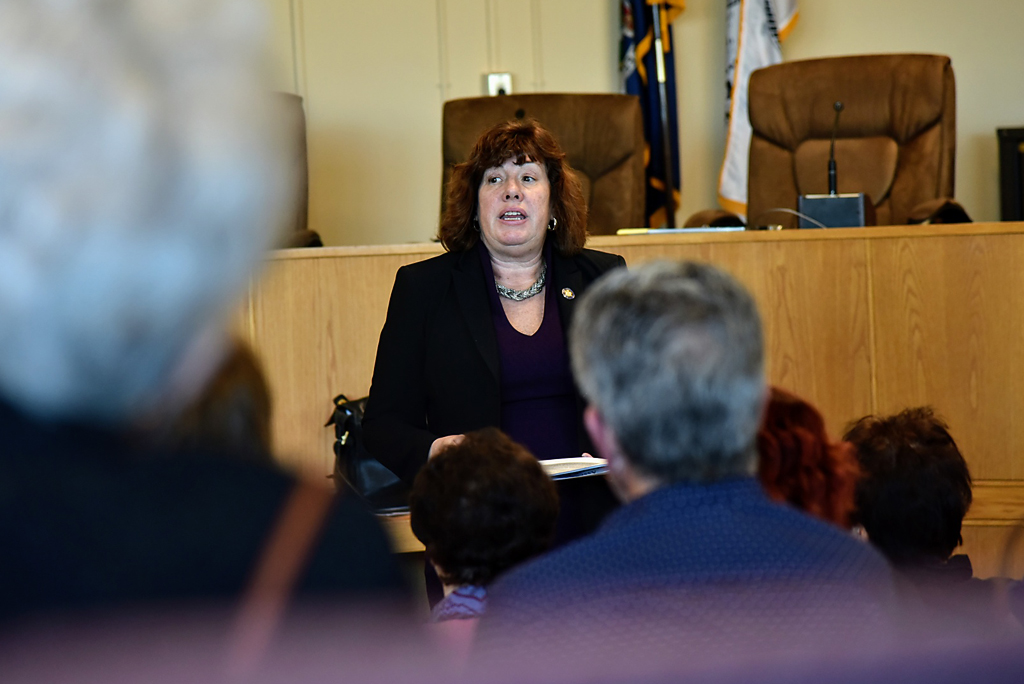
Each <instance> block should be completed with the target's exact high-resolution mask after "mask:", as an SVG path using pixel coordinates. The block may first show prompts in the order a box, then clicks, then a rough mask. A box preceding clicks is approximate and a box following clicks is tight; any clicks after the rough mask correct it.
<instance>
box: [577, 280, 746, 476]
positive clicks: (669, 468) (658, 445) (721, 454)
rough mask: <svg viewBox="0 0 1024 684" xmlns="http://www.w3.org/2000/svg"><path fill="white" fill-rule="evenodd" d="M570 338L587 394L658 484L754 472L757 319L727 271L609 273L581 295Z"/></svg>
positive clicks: (621, 444) (633, 457) (630, 454)
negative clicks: (581, 298)
mask: <svg viewBox="0 0 1024 684" xmlns="http://www.w3.org/2000/svg"><path fill="white" fill-rule="evenodd" d="M571 340H572V347H571V351H572V364H573V372H574V374H575V376H576V380H577V382H578V383H579V385H580V388H581V390H582V392H583V396H585V397H586V398H587V400H588V401H589V403H590V405H591V407H592V409H593V410H596V412H597V414H599V415H600V417H601V420H602V421H603V423H604V424H605V425H606V426H608V427H609V428H610V430H611V432H612V433H614V437H615V440H616V441H617V443H618V446H619V447H620V448H621V450H622V452H623V454H624V455H625V457H626V458H627V459H628V460H629V462H630V464H631V465H632V466H633V467H634V468H636V469H637V470H639V471H640V472H641V473H643V474H644V475H646V476H648V477H650V478H652V479H653V480H655V481H657V482H659V483H661V484H669V483H674V482H713V481H716V480H720V479H724V478H728V477H737V476H750V475H753V474H754V466H755V463H756V452H755V447H754V438H755V436H756V434H757V430H758V425H759V422H760V417H761V409H762V405H763V403H764V395H765V380H764V368H763V366H764V363H763V349H762V348H763V343H762V337H761V321H760V317H759V316H758V313H757V306H756V304H755V303H754V300H753V298H752V297H751V296H750V294H749V293H748V292H747V291H746V290H745V289H744V288H743V286H742V285H740V284H739V283H738V282H736V281H735V280H733V278H731V277H730V276H729V275H727V274H726V273H725V272H723V271H721V270H719V269H717V268H715V267H714V266H711V265H710V264H703V263H696V262H655V263H651V264H645V265H643V266H641V267H639V268H636V269H630V270H628V271H627V270H626V269H617V270H615V271H612V272H610V273H608V274H607V275H605V276H604V277H602V278H601V279H600V281H598V282H597V283H596V284H595V285H594V286H593V287H592V288H590V289H589V290H588V291H587V293H586V294H585V295H584V296H583V300H582V302H581V303H580V305H579V309H578V311H577V312H576V315H575V316H574V318H573V325H572V333H571ZM588 427H589V426H588ZM597 442H598V440H595V444H596V443H597ZM609 465H611V464H609ZM612 475H613V477H614V475H615V473H614V469H613V471H612Z"/></svg>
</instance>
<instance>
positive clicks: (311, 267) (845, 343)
mask: <svg viewBox="0 0 1024 684" xmlns="http://www.w3.org/2000/svg"><path fill="white" fill-rule="evenodd" d="M589 246H591V247H594V248H596V249H603V250H605V251H610V252H615V253H618V254H621V255H622V256H624V257H625V259H626V261H627V262H628V263H629V264H631V265H636V264H639V263H642V262H644V261H648V260H651V259H656V258H669V259H697V260H702V261H709V262H712V263H715V264H717V265H719V266H721V267H722V268H725V269H726V270H728V271H730V272H731V273H733V274H734V275H735V276H736V277H737V278H739V280H741V281H742V282H743V283H744V284H745V285H746V286H747V287H748V288H749V289H750V290H751V292H752V293H753V295H754V297H755V298H756V299H757V301H758V304H759V306H760V308H761V312H762V317H763V319H764V329H765V341H766V346H765V349H766V354H767V370H768V375H769V378H770V380H771V382H772V383H774V384H777V385H780V386H782V387H785V388H787V389H790V390H791V391H794V392H796V393H797V394H799V395H801V396H803V397H805V398H807V399H808V400H810V401H812V402H813V403H815V404H816V405H817V406H818V407H819V408H820V409H821V411H822V413H823V414H824V415H825V417H826V420H827V423H828V427H829V429H830V431H831V432H832V433H833V434H834V435H839V434H841V432H842V430H843V427H844V426H845V425H846V424H847V423H848V422H849V421H851V420H853V419H856V418H858V417H860V416H863V415H866V414H868V413H889V412H893V411H896V410H899V409H901V408H904V407H907V406H916V405H922V404H930V405H933V406H934V407H935V408H936V409H937V411H938V412H939V414H940V415H942V416H943V417H945V418H946V419H947V421H948V422H949V424H950V428H951V431H952V433H953V435H954V437H955V438H956V439H957V442H958V444H959V445H960V447H961V450H962V451H963V453H964V456H965V457H966V459H967V461H968V464H969V465H970V468H971V472H972V474H973V476H974V478H975V485H976V486H975V504H974V506H973V507H972V509H971V512H970V513H969V515H968V519H967V521H966V522H965V529H964V544H965V548H966V549H967V550H968V552H969V553H970V554H971V556H972V560H974V561H975V565H976V568H977V572H978V574H979V576H987V575H992V574H997V573H998V572H999V568H1000V567H1001V566H1002V565H1003V563H1004V560H1003V549H1004V548H1005V547H1006V545H1007V542H1008V541H1009V540H1010V537H1011V532H1012V530H1013V526H1014V524H1015V522H1016V521H1019V520H1021V519H1022V518H1024V458H1021V457H1020V456H1019V455H1018V453H1019V451H1020V448H1021V446H1022V445H1024V420H1022V418H1024V412H1022V409H1021V404H1020V402H1019V401H1017V398H1018V397H1021V396H1022V394H1021V392H1022V390H1024V308H1022V307H1021V306H1020V305H1019V304H1018V300H1017V295H1018V294H1019V293H1021V292H1024V274H1022V272H1021V269H1020V268H1019V267H1018V265H1019V264H1024V224H976V225H970V226H947V227H940V226H935V227H910V228H906V227H895V228H893V227H889V228H861V229H851V230H828V231H807V230H805V231H782V232H771V233H729V234H695V235H671V236H661V235H659V236H653V235H652V236H629V237H595V238H593V239H592V240H591V242H590V245H589ZM440 252H441V248H440V247H439V246H438V245H435V244H424V245H404V246H391V247H348V248H346V247H337V248H322V249H314V250H285V251H282V252H278V253H276V254H275V255H274V256H273V257H272V258H271V259H270V263H269V267H268V270H267V273H266V274H265V276H264V277H263V278H262V279H261V280H260V281H259V282H258V283H257V284H255V285H254V286H253V288H252V292H251V294H250V297H249V301H248V304H247V306H246V309H245V311H244V312H243V314H242V316H241V321H242V323H241V327H242V328H243V331H244V334H245V336H246V337H247V338H248V339H249V341H250V342H251V343H252V344H253V346H254V347H255V349H256V350H257V353H258V354H259V355H260V357H261V358H262V360H263V363H264V365H265V367H266V371H267V375H268V379H269V382H270V386H271V389H272V392H273V395H274V411H275V416H274V434H275V443H276V447H277V452H278V453H279V454H280V458H281V459H282V461H283V462H284V463H286V464H287V465H289V466H291V467H294V468H296V469H299V470H302V471H304V472H306V473H308V474H312V475H315V476H318V477H322V476H324V475H325V474H326V473H328V472H329V471H330V469H331V464H332V458H333V454H332V451H331V440H332V434H331V432H330V431H329V430H328V429H325V428H324V427H323V424H324V422H325V420H326V419H327V417H328V415H329V414H330V410H331V398H332V397H333V396H334V395H335V394H338V393H345V394H347V395H348V396H350V397H357V396H363V395H365V394H366V392H367V391H368V390H369V385H370V378H371V374H372V369H373V360H374V355H375V353H376V343H377V337H378V335H379V333H380V328H381V326H382V325H383V323H384V317H385V313H386V310H387V300H388V296H389V294H390V291H391V286H392V284H393V282H394V275H395V271H396V270H397V269H398V268H399V266H401V265H403V264H407V263H412V262H414V261H418V260H420V259H424V258H428V257H430V256H433V255H436V254H439V253H440ZM1005 562H1006V564H1007V567H1008V568H1009V569H1010V570H1012V571H1013V572H1014V573H1015V574H1016V575H1017V576H1020V575H1021V573H1024V540H1021V541H1019V542H1017V543H1016V544H1015V545H1014V550H1013V552H1012V553H1011V554H1009V556H1008V558H1007V559H1006V561H1005Z"/></svg>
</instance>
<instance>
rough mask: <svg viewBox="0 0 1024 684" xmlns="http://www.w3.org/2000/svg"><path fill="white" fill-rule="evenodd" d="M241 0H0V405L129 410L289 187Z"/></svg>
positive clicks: (265, 233)
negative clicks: (0, 398)
mask: <svg viewBox="0 0 1024 684" xmlns="http://www.w3.org/2000/svg"><path fill="white" fill-rule="evenodd" d="M264 9H265V8H263V7H261V6H260V5H259V4H256V3H253V2H251V1H249V0H3V1H2V2H0V395H2V396H3V397H4V398H5V399H6V400H8V401H11V402H13V403H14V404H15V405H17V406H19V407H21V408H22V409H24V410H26V411H29V412H31V413H34V414H37V415H42V416H47V417H79V418H82V417H89V418H96V419H100V420H103V421H105V422H121V421H124V420H126V419H129V418H130V417H131V416H132V415H134V414H135V413H137V412H139V411H140V409H141V408H143V407H144V406H145V405H146V404H147V400H148V401H149V402H152V401H154V400H155V397H154V394H156V393H158V392H160V391H161V390H162V388H163V387H164V386H165V384H166V383H168V382H169V378H170V375H171V373H172V372H173V369H174V367H175V365H176V364H177V363H178V362H179V361H180V359H181V358H182V356H183V354H184V353H185V351H186V350H187V349H188V347H189V346H190V345H191V344H192V342H193V340H194V339H195V338H196V336H197V334H198V333H199V331H201V330H203V329H204V328H208V327H210V326H211V325H213V324H214V323H215V322H216V321H219V320H220V317H222V316H224V314H225V313H226V311H227V309H228V307H229V306H230V305H232V304H235V303H236V302H235V301H234V298H235V297H236V296H237V295H238V294H239V290H240V289H241V286H242V285H243V284H244V283H245V282H246V279H247V277H248V276H249V275H250V272H251V270H252V268H253V267H254V265H255V264H256V263H257V262H258V261H259V260H260V258H261V255H262V253H263V252H264V250H265V249H266V248H267V247H268V245H270V244H271V242H272V240H273V238H274V236H275V232H276V230H277V228H278V226H280V225H281V223H282V216H283V215H284V211H285V210H286V206H285V205H286V203H287V202H286V201H287V200H288V199H289V195H290V192H291V191H290V183H289V179H288V178H287V177H286V176H285V175H284V172H283V171H282V170H283V169H285V168H286V167H287V164H286V163H285V162H283V161H282V160H283V159H287V156H286V153H287V150H286V148H285V145H286V142H285V141H284V140H283V139H282V138H283V136H282V135H281V133H280V132H279V131H280V129H281V127H280V126H278V125H276V123H275V122H276V121H277V120H278V115H279V112H278V111H276V108H275V105H274V104H273V101H272V98H271V94H270V92H269V90H268V89H267V84H266V81H265V79H264V70H265V68H266V67H267V61H266V55H265V48H266V42H265V29H266V18H265V16H264V14H263V10H264Z"/></svg>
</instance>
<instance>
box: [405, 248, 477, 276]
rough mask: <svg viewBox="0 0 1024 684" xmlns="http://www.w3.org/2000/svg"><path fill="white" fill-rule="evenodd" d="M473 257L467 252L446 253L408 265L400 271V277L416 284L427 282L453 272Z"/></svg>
mask: <svg viewBox="0 0 1024 684" xmlns="http://www.w3.org/2000/svg"><path fill="white" fill-rule="evenodd" d="M471 256H473V255H472V254H468V253H466V252H444V253H443V254H438V255H437V256H433V257H430V258H429V259H423V260H422V261H417V262H415V263H412V264H406V265H405V266H402V267H400V268H399V269H398V276H399V277H400V278H405V279H409V280H413V281H416V282H423V281H427V280H429V279H430V278H436V277H437V276H439V275H442V274H445V273H447V272H449V271H451V270H452V269H453V268H454V267H455V266H456V265H457V264H458V263H459V262H460V261H461V260H462V259H463V258H468V257H471Z"/></svg>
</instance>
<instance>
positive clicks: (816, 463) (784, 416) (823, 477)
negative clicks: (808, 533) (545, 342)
mask: <svg viewBox="0 0 1024 684" xmlns="http://www.w3.org/2000/svg"><path fill="white" fill-rule="evenodd" d="M757 451H758V475H759V478H760V480H761V485H762V486H763V487H764V489H765V491H766V492H767V493H768V495H769V496H771V497H772V498H773V499H775V500H777V501H785V502H787V503H790V504H792V505H793V506H796V507H797V508H799V509H800V510H803V511H807V512H808V513H810V514H811V515H814V516H817V517H819V518H822V519H824V520H828V521H829V522H833V523H835V524H837V525H840V526H842V527H849V526H850V515H851V513H852V512H853V508H854V494H855V492H856V487H857V478H858V476H859V474H860V469H859V468H858V466H857V456H856V454H855V453H854V448H853V445H852V444H850V443H849V442H833V441H830V440H829V438H828V434H827V433H826V432H825V420H824V419H823V418H822V417H821V414H820V413H819V412H818V410H817V409H816V408H814V406H812V405H811V404H809V403H808V402H806V401H804V400H803V399H801V398H800V397H798V396H796V395H793V394H790V393H789V392H786V391H785V390H782V389H779V388H777V387H772V388H771V393H770V395H769V398H768V407H767V409H766V410H765V417H764V422H763V423H762V424H761V429H760V431H759V432H758V433H757Z"/></svg>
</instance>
